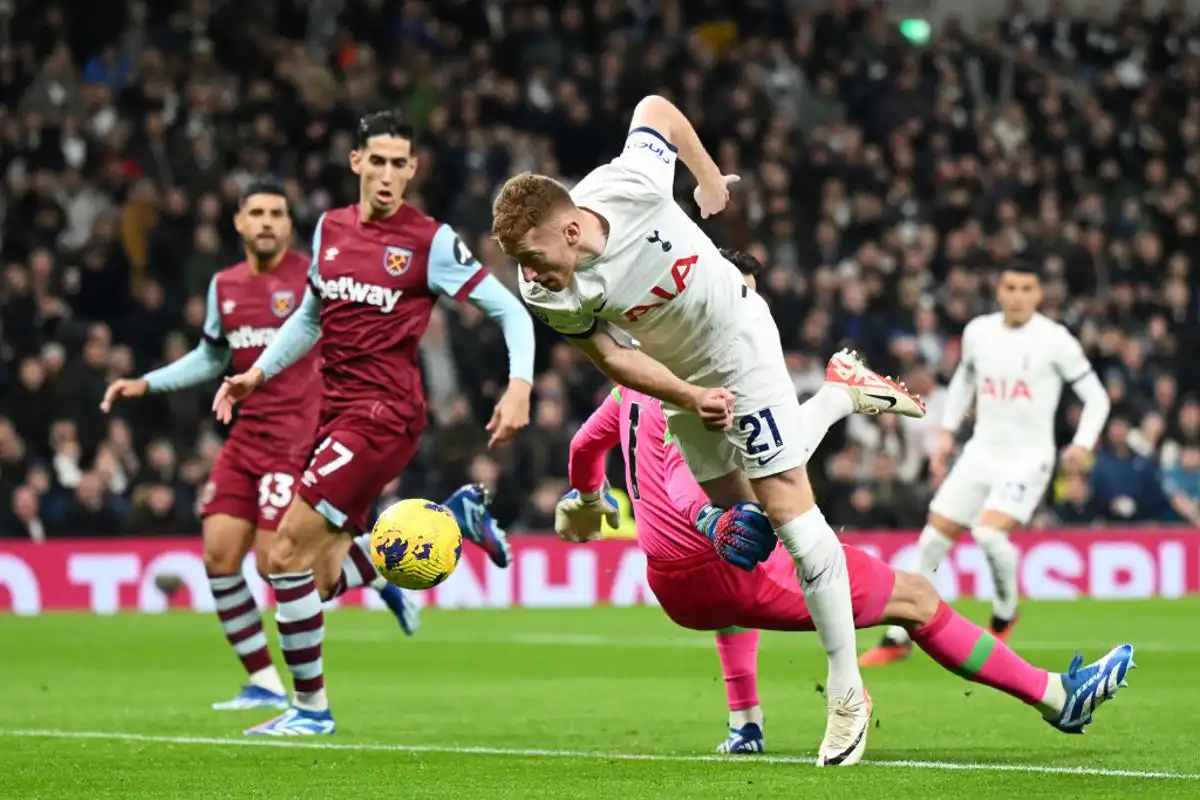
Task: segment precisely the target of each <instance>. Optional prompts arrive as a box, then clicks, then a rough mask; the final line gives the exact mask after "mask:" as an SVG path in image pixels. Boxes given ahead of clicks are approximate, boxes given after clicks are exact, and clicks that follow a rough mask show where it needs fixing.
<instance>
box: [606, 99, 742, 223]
mask: <svg viewBox="0 0 1200 800" xmlns="http://www.w3.org/2000/svg"><path fill="white" fill-rule="evenodd" d="M629 129H630V132H631V133H633V132H634V131H638V130H648V131H652V132H654V133H655V134H658V135H659V136H661V137H663V139H665V141H666V142H667V143H668V144H669V145H670V146H672V147H674V148H676V149H677V150H678V153H679V160H680V161H682V162H683V165H684V166H685V167H687V168H688V171H689V172H691V173H692V176H693V177H695V179H696V184H697V186H696V204H697V205H698V206H700V216H702V217H710V216H712V215H713V214H718V213H720V212H721V211H722V210H723V209H724V208H725V204H726V203H728V202H729V185H730V184H732V183H736V182H737V181H738V180H740V178H738V176H737V175H722V174H721V169H720V167H718V166H717V162H715V161H714V160H713V158H712V156H710V155H709V154H708V151H707V150H706V149H704V144H703V143H702V142H701V141H700V136H699V134H697V133H696V128H695V127H694V126H693V125H692V123H691V122H690V121H689V120H688V118H687V117H686V116H685V115H684V113H683V112H682V111H680V110H679V109H678V108H677V107H676V106H675V104H674V103H672V102H671V101H670V100H667V99H666V98H665V97H660V96H659V95H656V94H652V95H649V96H647V97H644V98H642V100H641V102H639V103H638V104H637V106H636V107H635V108H634V109H633V119H632V121H631V122H630V123H629Z"/></svg>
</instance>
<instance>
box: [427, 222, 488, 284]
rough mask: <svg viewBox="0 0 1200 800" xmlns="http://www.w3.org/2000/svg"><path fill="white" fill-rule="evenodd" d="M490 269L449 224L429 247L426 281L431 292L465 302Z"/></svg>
mask: <svg viewBox="0 0 1200 800" xmlns="http://www.w3.org/2000/svg"><path fill="white" fill-rule="evenodd" d="M487 275H488V272H487V270H486V269H485V268H484V266H483V265H482V264H480V263H479V260H478V259H476V258H475V256H474V254H473V253H472V252H471V250H470V248H468V247H467V245H466V243H465V242H463V240H462V238H461V237H460V236H459V235H458V234H457V233H455V232H454V229H453V228H451V227H450V226H449V225H442V226H441V227H439V228H438V229H437V233H435V234H434V235H433V241H432V242H430V244H429V267H428V269H427V275H426V281H427V283H428V285H429V290H430V291H432V292H434V293H436V294H444V295H446V296H447V297H453V298H454V299H455V300H459V301H462V300H466V299H467V297H468V296H470V294H471V290H472V289H474V288H475V287H476V286H478V285H479V282H480V281H482V280H483V279H484V278H486V277H487Z"/></svg>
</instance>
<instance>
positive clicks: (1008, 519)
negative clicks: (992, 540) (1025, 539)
mask: <svg viewBox="0 0 1200 800" xmlns="http://www.w3.org/2000/svg"><path fill="white" fill-rule="evenodd" d="M1019 527H1021V522H1020V520H1018V519H1015V518H1014V517H1012V516H1010V515H1008V514H1006V513H1004V512H1003V511H997V510H996V509H994V508H985V509H984V510H983V513H982V514H980V515H979V525H978V526H977V527H976V528H974V529H973V531H975V532H978V531H980V530H986V531H995V532H996V533H1000V534H1005V535H1007V534H1009V533H1012V532H1013V531H1015V530H1016V529H1017V528H1019ZM976 538H978V535H977V536H976Z"/></svg>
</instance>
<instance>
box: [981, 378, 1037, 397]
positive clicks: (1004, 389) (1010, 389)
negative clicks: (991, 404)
mask: <svg viewBox="0 0 1200 800" xmlns="http://www.w3.org/2000/svg"><path fill="white" fill-rule="evenodd" d="M979 394H980V396H982V397H990V398H992V399H994V400H1004V401H1006V402H1012V401H1014V400H1032V399H1033V395H1032V394H1030V392H1029V384H1027V383H1026V382H1025V381H1023V380H1022V379H1020V378H1017V379H1016V380H1008V379H1007V378H984V379H983V380H982V381H981V382H980V386H979Z"/></svg>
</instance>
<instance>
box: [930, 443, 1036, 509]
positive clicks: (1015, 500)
mask: <svg viewBox="0 0 1200 800" xmlns="http://www.w3.org/2000/svg"><path fill="white" fill-rule="evenodd" d="M1053 474H1054V456H1053V454H1050V455H1045V454H1038V453H1031V454H1020V455H1014V454H1012V453H989V452H987V451H985V450H982V449H978V448H971V447H970V445H969V443H968V446H967V447H966V448H964V449H963V453H962V455H961V456H959V459H958V461H956V462H955V464H954V467H953V468H951V470H950V474H948V475H947V476H946V479H945V480H944V481H942V485H941V486H939V487H938V490H937V494H935V495H934V496H933V502H931V503H930V504H929V511H930V513H933V514H937V515H938V516H941V517H945V518H946V519H948V520H950V521H951V522H955V523H957V524H959V525H962V526H963V527H964V528H969V527H971V526H972V525H975V524H976V523H977V522H979V517H980V514H981V512H983V511H998V512H999V513H1001V514H1004V515H1006V516H1009V517H1012V518H1013V519H1015V520H1016V521H1017V522H1019V523H1021V524H1022V525H1027V524H1028V523H1029V520H1031V519H1033V513H1034V512H1035V511H1036V510H1037V507H1038V504H1039V503H1041V502H1042V496H1043V495H1045V494H1046V487H1047V486H1049V485H1050V478H1051V477H1052V476H1053Z"/></svg>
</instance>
